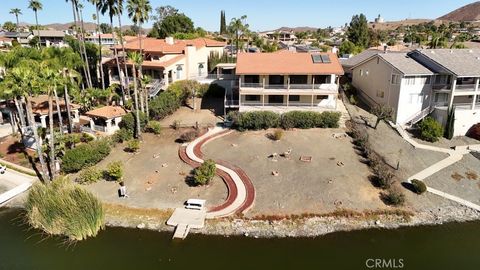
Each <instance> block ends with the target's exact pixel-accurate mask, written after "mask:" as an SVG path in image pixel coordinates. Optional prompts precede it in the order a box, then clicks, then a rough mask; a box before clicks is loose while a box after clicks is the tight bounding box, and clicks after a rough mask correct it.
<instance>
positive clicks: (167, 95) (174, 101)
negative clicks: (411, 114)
mask: <svg viewBox="0 0 480 270" xmlns="http://www.w3.org/2000/svg"><path fill="white" fill-rule="evenodd" d="M181 104H182V101H181V100H180V98H178V97H177V95H176V94H175V93H173V92H169V91H166V92H161V93H160V94H159V95H158V96H156V97H155V98H154V99H152V100H151V101H150V102H149V103H148V108H149V112H150V117H151V118H152V119H156V120H161V119H163V118H165V117H167V116H168V115H170V114H172V113H174V112H175V111H176V110H177V109H178V108H180V105H181Z"/></svg>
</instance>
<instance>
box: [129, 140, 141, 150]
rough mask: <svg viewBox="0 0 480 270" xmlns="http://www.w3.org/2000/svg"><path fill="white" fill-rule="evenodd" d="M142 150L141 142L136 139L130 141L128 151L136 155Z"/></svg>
mask: <svg viewBox="0 0 480 270" xmlns="http://www.w3.org/2000/svg"><path fill="white" fill-rule="evenodd" d="M139 149H140V141H139V140H136V139H132V140H130V141H128V144H127V151H128V152H131V153H136V152H138V150H139Z"/></svg>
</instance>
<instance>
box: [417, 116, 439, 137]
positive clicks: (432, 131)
mask: <svg viewBox="0 0 480 270" xmlns="http://www.w3.org/2000/svg"><path fill="white" fill-rule="evenodd" d="M418 127H419V128H420V138H421V139H422V140H425V141H429V142H436V141H438V138H440V137H441V136H442V135H443V127H442V125H441V124H440V123H439V122H437V121H436V120H435V119H433V118H432V117H430V116H429V117H426V118H425V119H423V121H422V122H420V124H418Z"/></svg>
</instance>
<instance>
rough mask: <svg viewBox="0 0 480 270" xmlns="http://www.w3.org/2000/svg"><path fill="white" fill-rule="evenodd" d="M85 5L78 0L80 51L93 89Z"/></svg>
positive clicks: (88, 81) (88, 82)
mask: <svg viewBox="0 0 480 270" xmlns="http://www.w3.org/2000/svg"><path fill="white" fill-rule="evenodd" d="M82 10H83V5H82V4H81V3H78V0H77V5H76V12H77V18H78V19H79V20H80V45H81V46H80V49H81V50H83V54H84V55H85V66H86V69H87V74H86V76H87V78H86V79H87V85H88V87H89V88H92V87H93V85H92V76H91V75H90V63H89V62H88V55H87V49H86V46H85V27H84V25H83V13H82Z"/></svg>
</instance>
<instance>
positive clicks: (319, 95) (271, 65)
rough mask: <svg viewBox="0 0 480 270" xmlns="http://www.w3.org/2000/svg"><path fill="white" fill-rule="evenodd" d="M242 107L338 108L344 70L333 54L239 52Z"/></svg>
mask: <svg viewBox="0 0 480 270" xmlns="http://www.w3.org/2000/svg"><path fill="white" fill-rule="evenodd" d="M236 75H237V76H239V104H238V107H239V110H240V111H252V110H271V111H280V112H282V111H288V110H317V111H323V110H336V109H337V102H338V99H337V96H338V78H339V76H340V75H343V69H342V66H341V65H340V63H339V61H338V58H337V56H336V55H335V54H333V53H296V52H290V51H280V52H276V53H239V54H238V58H237V66H236Z"/></svg>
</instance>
